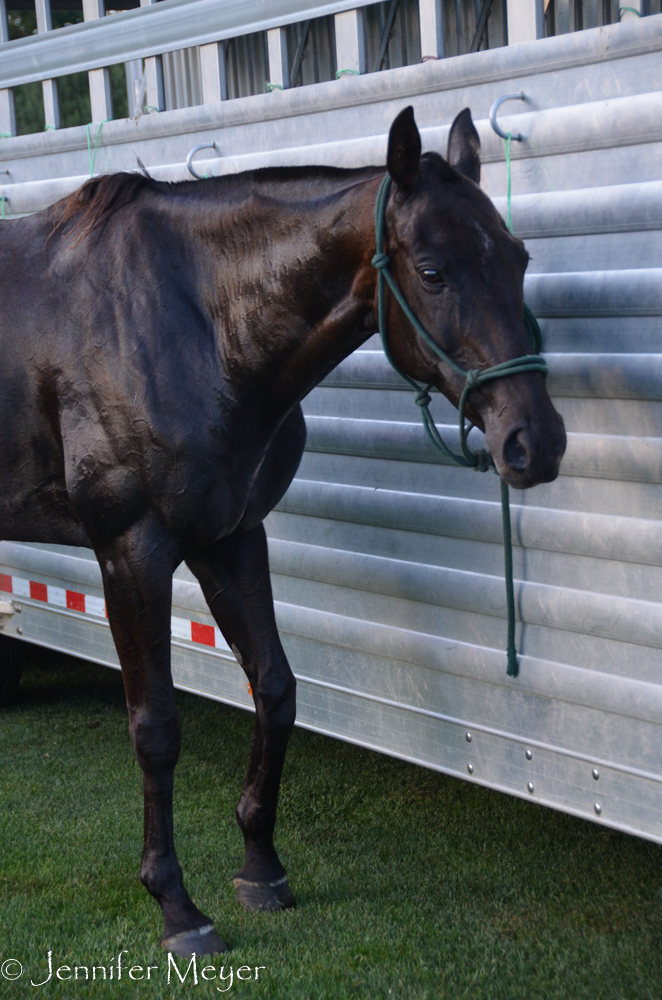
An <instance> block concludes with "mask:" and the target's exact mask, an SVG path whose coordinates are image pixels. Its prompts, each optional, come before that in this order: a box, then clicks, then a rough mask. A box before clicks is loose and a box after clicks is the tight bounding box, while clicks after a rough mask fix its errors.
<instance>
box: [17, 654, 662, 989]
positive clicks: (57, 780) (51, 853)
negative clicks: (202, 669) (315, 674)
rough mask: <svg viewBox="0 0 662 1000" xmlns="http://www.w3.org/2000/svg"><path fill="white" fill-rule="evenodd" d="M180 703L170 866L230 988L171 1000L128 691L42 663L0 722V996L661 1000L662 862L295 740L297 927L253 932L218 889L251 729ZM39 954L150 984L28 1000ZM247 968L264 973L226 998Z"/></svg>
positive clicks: (527, 805)
mask: <svg viewBox="0 0 662 1000" xmlns="http://www.w3.org/2000/svg"><path fill="white" fill-rule="evenodd" d="M178 702H179V707H180V711H181V715H182V722H183V734H184V738H183V750H182V756H181V760H180V764H179V768H178V771H177V779H176V807H175V823H176V833H177V844H178V851H179V858H180V861H181V863H182V866H183V868H184V872H185V876H186V880H187V884H188V887H189V891H190V892H191V895H192V896H193V898H194V899H195V901H196V902H197V903H198V905H199V906H200V907H201V908H202V909H203V910H204V911H205V912H206V913H208V914H209V915H211V916H212V917H213V918H214V919H215V921H216V926H217V928H218V930H219V932H220V933H221V935H222V936H223V937H224V938H225V940H226V941H227V943H228V944H229V945H230V947H231V948H232V951H231V953H230V954H228V955H226V956H224V958H223V965H224V975H225V976H228V974H229V966H232V969H233V980H232V985H231V986H230V985H229V984H230V980H229V979H227V978H226V979H225V980H223V981H220V980H218V979H214V980H208V981H205V980H202V979H201V978H200V970H201V968H202V965H198V970H197V971H198V976H199V980H198V984H197V985H196V984H194V983H193V981H192V974H193V973H192V970H191V972H189V974H188V976H187V978H186V979H185V982H184V983H183V984H182V983H181V982H180V981H179V980H178V978H177V977H176V974H175V973H172V972H171V983H170V985H168V983H167V957H166V955H165V954H164V952H162V951H161V949H160V948H159V946H158V939H159V935H160V931H161V923H160V913H159V910H158V907H157V904H156V903H155V902H154V901H153V900H152V899H151V898H150V897H149V896H148V894H147V892H146V891H145V890H144V889H143V887H142V886H141V884H140V882H139V880H138V868H139V864H140V854H141V846H142V804H141V784H140V775H139V771H138V768H137V765H136V764H135V761H134V758H133V752H132V748H131V744H130V741H129V737H128V734H127V726H126V714H125V709H124V704H123V696H122V687H121V682H120V678H119V675H118V674H116V673H115V672H114V671H111V670H107V669H104V668H99V667H95V666H91V665H89V664H83V663H80V662H78V661H75V660H70V659H65V658H61V657H57V656H54V655H51V654H44V653H40V654H38V655H35V657H34V660H33V662H32V663H31V665H30V667H29V669H28V670H27V672H26V675H25V677H24V681H23V684H22V689H21V696H20V701H19V703H18V704H17V705H15V706H14V707H12V708H11V709H5V710H3V711H2V713H1V715H0V759H1V760H2V767H1V769H0V803H1V806H0V968H1V967H2V963H3V962H5V961H6V960H7V959H12V958H13V959H18V960H19V961H20V962H21V963H22V966H23V968H24V970H25V971H24V973H23V975H22V977H21V978H20V979H17V980H15V981H13V982H10V981H8V980H6V979H4V978H2V977H1V976H0V997H5V996H6V997H17V998H19V997H42V996H43V997H52V996H57V997H66V998H67V1000H76V998H86V997H111V996H112V997H116V998H124V997H126V998H129V997H131V998H133V997H135V998H142V997H144V998H149V997H159V998H168V1000H169V998H170V997H179V996H181V997H184V996H186V997H192V998H200V1000H203V998H205V997H212V996H219V995H220V994H219V993H218V992H217V988H218V987H219V985H220V987H221V988H223V989H225V991H226V993H227V995H228V996H234V995H241V996H243V997H250V998H261V997H277V998H287V1000H290V998H291V1000H299V998H301V1000H322V998H324V1000H345V998H348V1000H349V998H354V997H356V998H369V1000H381V998H384V1000H391V998H392V1000H400V998H416V1000H423V998H428V997H435V998H437V997H443V998H449V1000H450V998H453V1000H456V998H461V997H471V998H480V1000H483V998H485V1000H487V998H495V1000H496V998H503V1000H515V998H520V997H521V998H522V1000H537V998H541V1000H542V998H545V1000H549V998H557V997H558V998H564V1000H565V998H571V1000H578V998H584V997H586V998H590V1000H598V998H600V1000H602V998H614V1000H616V998H618V1000H639V998H641V1000H644V998H645V1000H658V998H662V903H661V900H660V888H661V886H662V864H661V862H662V859H661V857H660V849H659V848H658V847H657V846H656V845H654V844H650V843H647V842H645V841H643V840H636V839H634V838H632V837H628V836H625V835H621V834H618V833H612V832H610V831H608V830H605V829H603V828H600V827H597V826H595V825H593V824H590V823H586V822H582V821H581V820H578V819H573V818H571V817H568V816H563V815H560V814H558V813H554V812H551V811H549V810H546V809H544V808H542V807H540V806H536V805H535V804H533V803H531V802H524V801H519V800H517V799H511V798H508V797H506V796H504V795H500V794H498V793H496V792H491V791H487V790H485V789H482V788H479V787H477V786H472V785H469V784H467V783H465V782H462V781H458V780H455V779H453V778H448V777H446V776H444V775H441V774H436V773H434V772H431V771H425V770H422V769H420V768H417V767H413V766H411V765H408V764H404V763H402V762H400V761H396V760H391V759H389V758H388V757H383V756H380V755H378V754H375V753H370V752H368V751H364V750H360V749H357V748H356V747H353V746H349V745H347V744H343V743H339V742H336V741H334V740H330V739H326V738H324V737H321V736H317V735H315V734H312V733H307V732H304V731H302V730H296V731H295V733H294V736H293V738H292V742H291V745H290V750H289V754H288V758H287V762H286V765H285V773H284V778H283V789H282V794H281V804H280V813H279V822H278V826H277V830H276V834H277V845H278V849H279V853H280V856H281V858H282V860H283V863H284V864H285V866H286V868H287V870H288V874H289V879H290V883H291V885H292V888H293V890H294V893H295V895H296V897H297V900H298V906H297V908H296V909H295V910H291V911H289V912H286V913H278V914H257V915H251V914H248V913H246V912H245V911H244V910H242V909H241V907H240V906H239V904H238V903H237V902H236V901H235V898H234V889H233V886H232V883H231V882H230V881H229V880H230V878H231V876H232V874H233V873H234V872H235V871H236V870H237V869H238V868H239V867H240V865H241V860H242V844H241V838H240V834H239V831H238V829H237V826H236V824H235V821H234V806H235V803H236V800H237V798H238V796H239V792H240V789H241V783H242V779H243V773H244V769H245V766H246V762H247V758H248V750H249V744H250V736H251V729H252V717H251V716H250V715H248V714H246V713H244V712H241V711H239V710H235V709H230V708H227V707H225V706H222V705H218V704H215V703H214V702H209V701H205V700H203V699H202V698H196V697H194V696H191V695H183V694H180V695H178ZM49 950H51V951H52V952H53V962H54V967H55V968H57V967H61V966H64V965H66V966H69V967H73V966H75V965H78V966H81V967H82V966H87V967H88V968H89V969H90V974H91V968H92V966H105V967H106V969H107V970H108V969H109V967H110V965H111V963H112V964H113V965H114V966H115V967H116V956H117V954H118V953H119V952H120V951H121V950H126V952H127V953H128V954H126V955H124V956H123V961H124V962H125V965H126V966H127V967H128V966H131V967H133V966H137V965H140V966H142V967H143V968H146V967H147V966H148V965H149V966H158V969H156V970H155V971H152V973H151V978H150V981H149V982H148V981H147V980H142V981H139V982H133V981H131V980H129V979H128V978H127V974H126V972H125V973H124V974H123V976H122V980H121V982H118V981H117V979H116V978H113V980H106V981H105V982H104V981H103V980H102V979H100V978H97V979H96V980H95V981H93V982H92V981H88V982H85V981H84V979H80V978H79V980H78V981H70V982H56V981H55V980H54V979H52V980H51V981H50V982H47V983H46V984H45V985H43V986H39V987H34V986H32V985H31V983H30V980H31V979H32V980H33V981H34V982H35V983H40V982H41V981H42V980H43V979H45V972H44V970H45V969H46V955H47V952H48V951H49ZM186 964H187V963H186V962H184V961H183V960H180V966H179V967H180V970H181V971H182V974H183V972H184V969H185V968H186ZM203 964H204V963H203ZM220 964H221V963H220V961H218V960H217V961H216V962H214V966H215V967H216V972H218V970H219V967H220ZM242 966H249V967H250V968H251V969H253V968H254V967H255V966H263V967H264V968H263V969H262V970H261V971H260V972H259V979H258V981H257V982H256V981H255V978H254V973H253V974H252V976H251V979H250V980H248V981H244V982H238V981H237V979H236V970H237V969H238V968H240V967H242ZM8 968H9V970H10V971H11V969H12V967H8ZM13 968H15V967H13ZM107 974H109V972H107ZM63 975H66V973H63ZM83 975H84V974H83V973H82V972H80V973H79V976H83ZM136 975H139V973H138V972H136ZM207 975H208V976H210V975H211V972H208V973H207ZM242 975H244V976H247V973H246V972H245V971H244V972H243V973H242ZM97 976H98V977H100V976H101V972H98V973H97ZM115 976H116V971H115V970H114V977H115Z"/></svg>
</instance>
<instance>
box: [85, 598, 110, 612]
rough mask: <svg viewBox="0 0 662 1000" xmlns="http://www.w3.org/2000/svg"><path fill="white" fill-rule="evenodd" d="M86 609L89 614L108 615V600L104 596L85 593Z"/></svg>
mask: <svg viewBox="0 0 662 1000" xmlns="http://www.w3.org/2000/svg"><path fill="white" fill-rule="evenodd" d="M85 611H86V612H87V614H88V615H96V616H97V617H98V618H105V617H106V602H105V601H104V599H103V597H90V595H89V594H85Z"/></svg>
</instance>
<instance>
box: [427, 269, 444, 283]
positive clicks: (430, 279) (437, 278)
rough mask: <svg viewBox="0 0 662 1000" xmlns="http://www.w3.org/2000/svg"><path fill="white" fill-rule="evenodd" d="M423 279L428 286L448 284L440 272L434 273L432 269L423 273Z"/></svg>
mask: <svg viewBox="0 0 662 1000" xmlns="http://www.w3.org/2000/svg"><path fill="white" fill-rule="evenodd" d="M421 278H422V279H423V281H424V282H425V284H426V285H445V284H446V282H445V281H444V279H443V278H442V276H441V275H440V274H439V271H433V270H432V268H426V269H425V270H424V271H421Z"/></svg>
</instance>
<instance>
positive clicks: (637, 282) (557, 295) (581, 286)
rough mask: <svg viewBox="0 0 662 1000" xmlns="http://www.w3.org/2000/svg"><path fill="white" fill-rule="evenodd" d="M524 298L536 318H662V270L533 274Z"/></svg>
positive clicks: (529, 276) (525, 284) (527, 284)
mask: <svg viewBox="0 0 662 1000" xmlns="http://www.w3.org/2000/svg"><path fill="white" fill-rule="evenodd" d="M524 295H525V298H526V301H527V303H528V305H529V306H530V307H531V309H532V310H533V312H534V313H535V315H536V316H541V317H550V318H552V317H558V318H562V317H566V316H592V317H595V316H662V268H655V267H651V268H640V269H636V270H635V269H633V270H627V271H575V272H572V273H567V274H529V275H527V276H526V278H525V279H524Z"/></svg>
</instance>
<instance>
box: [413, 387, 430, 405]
mask: <svg viewBox="0 0 662 1000" xmlns="http://www.w3.org/2000/svg"><path fill="white" fill-rule="evenodd" d="M414 402H415V403H416V405H417V406H421V407H424V406H429V405H430V403H431V402H432V396H431V395H430V393H429V392H428V390H427V389H419V390H418V392H417V393H416V396H415V398H414Z"/></svg>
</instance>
